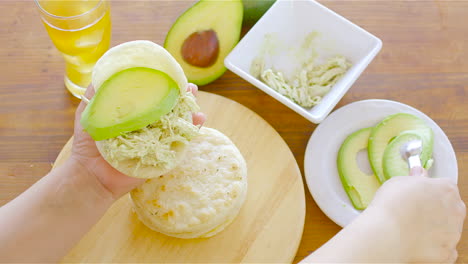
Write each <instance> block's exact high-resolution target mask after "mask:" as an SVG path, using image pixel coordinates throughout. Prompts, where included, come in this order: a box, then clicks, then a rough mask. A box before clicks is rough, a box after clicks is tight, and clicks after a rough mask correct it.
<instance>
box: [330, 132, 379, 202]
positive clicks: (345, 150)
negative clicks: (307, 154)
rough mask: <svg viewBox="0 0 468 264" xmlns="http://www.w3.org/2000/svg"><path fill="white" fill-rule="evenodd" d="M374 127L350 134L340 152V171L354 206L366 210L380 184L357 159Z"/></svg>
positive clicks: (338, 160)
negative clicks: (363, 168) (365, 171)
mask: <svg viewBox="0 0 468 264" xmlns="http://www.w3.org/2000/svg"><path fill="white" fill-rule="evenodd" d="M371 131H372V128H364V129H361V130H358V131H356V132H354V133H352V134H351V135H349V136H348V137H347V138H346V140H345V141H344V142H343V144H342V145H341V148H340V150H339V152H338V159H337V165H338V173H339V175H340V179H341V183H342V184H343V187H344V189H345V191H346V193H347V194H348V197H349V199H350V200H351V202H352V204H353V206H354V207H355V208H356V209H358V210H364V209H366V208H367V206H368V205H369V203H370V202H371V201H372V199H373V198H374V194H375V192H376V191H377V189H378V188H379V186H380V183H379V181H378V180H377V178H376V177H375V175H368V174H366V173H364V172H363V171H362V170H361V169H360V168H359V165H358V163H357V161H356V156H357V154H358V153H359V151H361V150H363V149H366V148H367V144H368V141H369V136H370V134H371Z"/></svg>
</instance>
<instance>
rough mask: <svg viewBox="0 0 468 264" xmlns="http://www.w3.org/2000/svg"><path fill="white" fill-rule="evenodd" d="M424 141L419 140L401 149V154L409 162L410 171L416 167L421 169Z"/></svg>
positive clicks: (410, 142) (408, 143)
mask: <svg viewBox="0 0 468 264" xmlns="http://www.w3.org/2000/svg"><path fill="white" fill-rule="evenodd" d="M421 151H422V141H421V140H419V139H415V140H411V141H408V142H406V143H405V144H404V145H403V146H401V148H400V154H401V156H402V157H403V159H404V160H408V167H409V168H410V170H411V169H412V168H414V167H421V159H420V158H419V155H421Z"/></svg>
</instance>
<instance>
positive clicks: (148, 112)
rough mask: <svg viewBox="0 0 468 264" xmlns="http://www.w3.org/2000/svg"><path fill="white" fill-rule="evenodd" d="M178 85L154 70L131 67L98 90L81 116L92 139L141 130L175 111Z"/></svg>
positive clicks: (118, 73) (82, 123)
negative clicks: (173, 109)
mask: <svg viewBox="0 0 468 264" xmlns="http://www.w3.org/2000/svg"><path fill="white" fill-rule="evenodd" d="M178 97H179V87H178V85H177V83H176V82H175V81H174V80H173V79H172V78H171V77H169V76H168V75H167V74H166V73H164V72H162V71H158V70H155V69H151V68H145V67H135V68H129V69H126V70H123V71H120V72H117V73H115V74H114V75H112V76H111V77H110V78H109V79H107V81H105V82H104V83H103V84H102V85H101V87H100V88H99V89H98V90H97V92H96V94H95V95H94V96H93V98H92V99H91V101H90V102H89V104H88V106H87V107H86V109H85V110H84V112H83V114H82V116H81V120H80V122H81V125H82V126H83V128H84V130H86V131H87V132H88V133H89V134H90V135H91V137H92V138H93V139H94V140H96V141H99V140H104V139H108V138H112V137H116V136H119V135H121V134H122V133H125V132H130V131H134V130H137V129H141V128H143V127H145V126H147V125H149V124H151V123H154V122H155V121H157V120H159V119H160V118H161V116H163V115H165V114H167V113H169V112H170V111H171V110H172V108H174V106H175V104H176V103H177V99H178Z"/></svg>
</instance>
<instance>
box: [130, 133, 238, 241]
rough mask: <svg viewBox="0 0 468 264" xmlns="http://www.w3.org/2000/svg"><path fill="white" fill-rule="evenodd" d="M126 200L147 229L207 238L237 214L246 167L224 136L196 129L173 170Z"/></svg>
mask: <svg viewBox="0 0 468 264" xmlns="http://www.w3.org/2000/svg"><path fill="white" fill-rule="evenodd" d="M130 195H131V199H132V202H133V207H134V210H135V212H136V213H137V215H138V218H139V219H140V220H141V221H142V222H143V223H144V224H145V225H146V226H148V227H149V228H151V229H153V230H155V231H157V232H160V233H163V234H165V235H168V236H173V237H178V238H198V237H211V236H214V235H215V234H217V233H219V232H221V231H222V230H223V229H224V228H225V227H226V226H228V225H229V224H230V223H231V222H232V221H233V220H234V218H235V217H236V216H237V214H238V213H239V211H240V209H241V207H242V205H243V203H244V201H245V199H246V196H247V165H246V162H245V160H244V157H243V156H242V154H241V153H240V151H239V150H238V149H237V147H236V146H235V145H234V143H233V142H232V141H231V140H230V139H229V138H228V137H227V136H225V135H224V134H222V133H221V132H219V131H217V130H215V129H212V128H206V127H202V128H201V129H200V135H199V136H197V137H195V138H194V139H192V141H191V142H190V144H189V146H188V148H187V151H186V153H185V157H184V159H183V160H182V162H181V163H180V165H179V166H178V167H176V168H175V169H173V170H172V171H170V172H169V173H166V174H164V175H161V176H159V177H156V178H153V179H148V180H147V181H146V182H145V183H144V184H142V185H141V186H140V187H138V188H136V189H134V190H133V191H131V193H130Z"/></svg>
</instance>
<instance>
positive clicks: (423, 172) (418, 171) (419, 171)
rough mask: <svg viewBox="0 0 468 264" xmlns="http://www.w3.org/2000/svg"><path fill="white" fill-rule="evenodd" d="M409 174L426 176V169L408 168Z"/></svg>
mask: <svg viewBox="0 0 468 264" xmlns="http://www.w3.org/2000/svg"><path fill="white" fill-rule="evenodd" d="M410 176H424V177H427V171H426V170H425V169H424V168H423V167H414V168H412V169H411V170H410Z"/></svg>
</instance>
